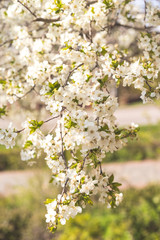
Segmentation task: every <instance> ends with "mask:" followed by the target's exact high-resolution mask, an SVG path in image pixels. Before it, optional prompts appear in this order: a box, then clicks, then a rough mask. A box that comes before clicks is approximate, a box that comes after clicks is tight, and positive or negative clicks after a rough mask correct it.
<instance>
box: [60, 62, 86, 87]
mask: <svg viewBox="0 0 160 240" xmlns="http://www.w3.org/2000/svg"><path fill="white" fill-rule="evenodd" d="M83 65H84V63H81V64H79V65H78V66H77V67H75V68H74V69H73V70H72V71H70V72H69V74H68V77H67V80H66V82H65V84H64V85H63V87H65V86H66V85H67V83H68V80H69V79H70V77H71V75H72V73H73V72H74V71H75V70H77V69H78V68H79V67H81V66H83Z"/></svg>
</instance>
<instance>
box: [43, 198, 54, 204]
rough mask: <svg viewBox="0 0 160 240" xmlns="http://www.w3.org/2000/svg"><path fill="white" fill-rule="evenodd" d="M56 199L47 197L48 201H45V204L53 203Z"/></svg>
mask: <svg viewBox="0 0 160 240" xmlns="http://www.w3.org/2000/svg"><path fill="white" fill-rule="evenodd" d="M54 200H55V199H50V198H47V199H46V201H45V202H44V204H49V203H52V202H53V201H54Z"/></svg>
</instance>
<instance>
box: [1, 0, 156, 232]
mask: <svg viewBox="0 0 160 240" xmlns="http://www.w3.org/2000/svg"><path fill="white" fill-rule="evenodd" d="M0 6H1V2H0ZM128 9H129V10H130V11H131V9H132V5H130V1H123V0H121V1H117V0H114V1H112V0H109V1H103V0H97V1H89V0H88V1H85V0H54V1H49V0H44V1H40V0H37V1H35V0H34V1H27V0H21V1H14V0H13V1H10V0H8V3H4V4H2V8H0V19H1V20H2V21H1V22H0V27H1V26H3V29H4V31H3V33H2V34H1V35H2V36H0V48H1V51H0V52H1V53H0V54H1V60H0V94H2V95H3V96H4V99H5V100H4V102H3V105H7V102H9V103H11V104H12V103H14V102H15V101H17V100H21V101H23V99H24V102H25V97H27V96H28V95H29V94H30V93H32V94H33V93H34V94H37V96H38V97H36V98H38V99H39V101H41V102H42V105H44V106H45V108H46V110H47V111H49V113H50V114H51V118H50V119H48V120H46V121H39V122H38V121H37V120H28V121H27V122H26V123H25V124H24V125H23V127H24V128H23V129H22V130H21V131H17V132H23V136H24V137H23V140H24V142H23V144H22V145H23V149H22V151H21V158H22V160H24V161H28V160H30V159H32V158H34V157H35V156H36V154H38V155H39V154H40V152H41V150H43V151H44V152H45V153H46V158H45V160H46V163H47V165H48V167H49V168H50V169H51V171H52V180H53V181H54V182H57V183H59V184H60V186H61V187H62V192H61V194H59V195H58V197H57V199H54V200H53V199H49V200H47V201H46V207H47V214H46V221H47V223H48V224H49V227H50V229H51V230H53V231H54V230H55V229H56V228H57V224H58V222H60V223H61V224H65V222H66V220H68V219H69V218H70V217H74V216H75V215H76V214H77V213H80V212H81V211H82V207H85V206H86V204H92V199H91V198H92V196H93V195H95V194H98V195H99V200H100V201H101V202H103V203H106V204H107V206H110V205H111V206H112V207H115V206H116V205H117V204H118V203H119V202H120V201H121V198H122V194H120V193H119V188H118V187H119V183H117V182H114V177H113V175H111V176H107V175H106V174H105V173H104V172H103V170H102V166H101V162H102V160H103V158H104V157H105V154H106V153H107V152H114V151H117V150H118V149H120V148H122V147H123V145H124V144H126V142H127V138H128V137H135V136H136V133H137V131H138V126H137V125H134V124H132V125H131V127H130V128H123V129H122V128H119V127H118V126H117V124H116V118H115V116H114V112H115V110H116V109H117V107H118V102H117V98H116V97H115V96H112V86H113V85H117V86H118V85H119V84H120V83H122V84H123V86H126V85H133V86H134V87H135V88H137V89H139V90H140V91H141V92H142V95H141V98H142V99H143V101H144V102H147V101H150V100H152V99H153V98H155V97H156V98H159V96H160V83H159V78H158V76H159V71H160V60H159V56H160V46H159V45H160V42H159V37H158V36H159V35H156V33H153V31H150V32H149V30H150V25H149V30H147V32H146V29H147V25H146V22H145V27H144V32H142V34H141V35H140V36H139V38H138V39H139V40H138V46H139V49H140V50H141V52H140V55H138V56H135V57H130V55H129V54H128V55H127V53H126V52H125V50H123V49H121V48H119V47H118V46H117V45H116V44H114V43H112V40H111V39H110V33H111V32H112V30H113V32H114V29H115V28H117V26H121V23H123V24H122V27H126V28H127V29H128V28H130V27H131V28H132V26H133V28H134V25H133V24H132V25H130V26H129V25H125V24H126V23H127V24H130V22H131V21H132V22H133V21H134V19H135V16H134V15H133V16H132V12H131V13H130V14H128ZM147 9H149V8H146V11H148V10H147ZM134 11H135V9H134ZM151 13H152V14H151V15H152V16H150V18H151V19H152V20H153V22H154V28H155V27H156V21H155V20H154V19H153V18H152V17H153V16H155V12H154V11H151ZM145 14H146V13H145ZM124 19H125V21H124ZM144 19H145V21H148V24H149V21H150V20H149V18H148V15H146V16H145V18H144V16H143V21H144ZM146 19H147V20H146ZM121 20H122V21H121ZM141 20H142V19H141ZM143 21H140V22H143ZM150 23H151V24H152V21H150ZM4 26H5V27H4ZM135 28H138V27H135ZM8 29H10V31H8ZM113 35H114V34H113ZM107 39H108V40H107ZM114 41H116V40H114ZM114 41H113V42H114ZM31 101H33V95H32V96H31ZM0 111H1V112H2V113H3V112H4V109H1V108H0ZM1 112H0V113H1ZM53 119H56V121H57V122H56V126H54V128H53V129H51V130H50V132H49V133H48V134H47V135H46V134H44V133H43V132H42V129H41V126H42V125H43V124H45V123H47V122H49V121H52V120H53ZM53 130H54V131H53ZM16 135H17V133H16V132H15V130H11V128H9V129H8V130H0V144H4V145H6V147H8V146H11V147H12V146H13V145H14V144H15V142H14V139H15V137H16ZM67 153H69V157H66V154H67ZM93 169H94V170H95V169H96V173H95V171H93Z"/></svg>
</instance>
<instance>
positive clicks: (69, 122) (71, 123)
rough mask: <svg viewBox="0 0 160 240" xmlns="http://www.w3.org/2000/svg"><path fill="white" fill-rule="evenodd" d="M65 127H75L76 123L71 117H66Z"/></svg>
mask: <svg viewBox="0 0 160 240" xmlns="http://www.w3.org/2000/svg"><path fill="white" fill-rule="evenodd" d="M64 126H65V128H68V129H70V128H71V127H76V126H77V123H75V122H73V121H72V120H71V118H69V119H67V122H66V123H65V125H64Z"/></svg>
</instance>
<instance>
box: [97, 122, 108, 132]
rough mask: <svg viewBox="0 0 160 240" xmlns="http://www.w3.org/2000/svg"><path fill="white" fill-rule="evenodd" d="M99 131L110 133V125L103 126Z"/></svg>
mask: <svg viewBox="0 0 160 240" xmlns="http://www.w3.org/2000/svg"><path fill="white" fill-rule="evenodd" d="M98 131H104V132H108V131H109V127H108V125H107V124H106V125H104V126H102V127H101V128H100V129H99V130H98Z"/></svg>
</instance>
